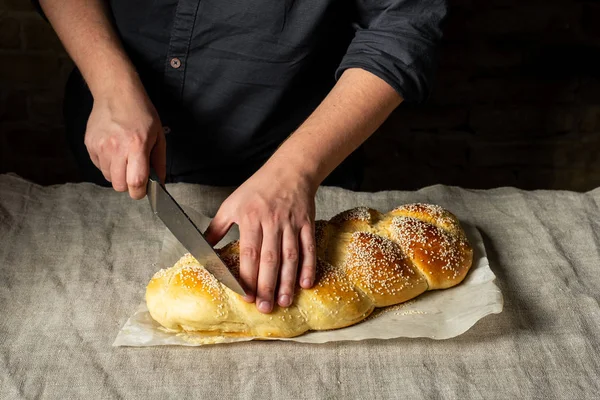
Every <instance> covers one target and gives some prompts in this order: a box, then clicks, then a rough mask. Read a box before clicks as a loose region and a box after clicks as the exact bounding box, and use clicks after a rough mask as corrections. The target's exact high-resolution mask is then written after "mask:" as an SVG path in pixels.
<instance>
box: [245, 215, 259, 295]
mask: <svg viewBox="0 0 600 400" xmlns="http://www.w3.org/2000/svg"><path fill="white" fill-rule="evenodd" d="M262 240H263V237H262V228H261V226H260V225H259V223H258V221H246V222H245V223H242V224H240V280H241V283H242V285H243V286H244V290H245V291H246V296H245V297H244V300H246V301H248V302H253V301H254V300H255V298H256V284H257V278H258V265H259V262H260V248H261V246H262Z"/></svg>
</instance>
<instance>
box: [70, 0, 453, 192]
mask: <svg viewBox="0 0 600 400" xmlns="http://www.w3.org/2000/svg"><path fill="white" fill-rule="evenodd" d="M110 6H111V10H112V14H113V15H112V16H113V17H114V22H115V25H116V28H117V30H118V33H119V35H120V36H121V39H122V41H123V43H124V45H125V47H126V50H127V52H128V54H129V55H130V57H131V59H132V61H133V63H134V64H135V66H136V67H137V69H138V71H139V73H140V76H141V78H142V81H143V83H144V85H145V86H146V88H147V90H148V93H149V95H150V97H151V99H152V101H153V102H154V104H155V106H156V107H157V109H158V112H159V114H160V117H161V120H162V123H163V125H165V126H168V128H169V131H170V133H169V134H168V135H167V141H168V167H167V170H168V174H169V176H170V177H171V178H173V179H174V180H189V181H196V182H203V183H212V184H236V183H239V182H241V181H243V180H244V179H246V178H247V177H248V176H249V175H251V174H252V173H253V172H254V170H256V169H257V168H258V167H260V165H261V164H262V163H263V162H264V161H265V160H266V159H267V158H268V157H269V156H270V155H271V154H272V153H273V152H274V151H275V149H276V148H277V146H278V145H279V144H280V143H281V142H282V141H283V140H284V139H285V138H286V137H287V136H288V135H290V134H291V133H292V132H293V131H294V129H295V128H297V127H298V126H299V125H300V124H301V123H302V122H303V121H304V120H305V119H306V118H307V117H308V115H309V114H310V113H311V112H312V111H313V110H314V109H315V108H316V106H317V105H318V104H319V103H320V102H321V100H322V99H323V98H324V97H325V96H326V94H327V93H328V92H329V90H330V89H331V88H332V87H333V85H334V84H335V79H337V78H339V76H340V75H341V73H342V72H343V71H344V70H345V69H347V68H352V67H359V68H363V69H365V70H367V71H370V72H372V73H373V74H375V75H377V76H379V77H380V78H382V79H383V80H385V81H386V82H387V83H389V84H390V85H391V86H392V87H393V88H394V89H396V90H397V91H398V92H399V93H400V94H401V95H402V96H403V97H404V99H405V100H406V101H408V102H420V101H422V100H424V99H425V98H426V97H427V96H428V94H429V91H430V87H431V78H432V73H433V68H434V58H435V57H434V53H435V45H436V44H437V42H438V41H439V39H440V37H441V30H440V24H441V22H442V20H443V19H444V17H445V15H446V11H447V8H446V3H445V1H444V0H229V1H222V0H200V1H198V0H154V1H148V0H128V1H123V0H111V1H110ZM85 90H87V89H85V85H84V84H83V81H82V80H81V79H74V80H73V82H72V83H71V85H70V87H69V89H68V90H67V102H68V103H69V98H75V99H76V100H75V101H71V102H70V104H71V111H69V110H67V115H68V116H69V115H76V117H73V118H72V119H74V121H75V122H71V123H69V122H67V123H68V126H71V127H72V128H71V129H72V130H76V131H81V132H80V133H81V137H83V131H85V120H86V118H87V115H86V113H88V112H89V109H90V107H91V106H90V105H89V104H85V102H84V101H82V100H81V99H82V98H88V99H90V101H91V97H89V94H88V96H87V97H86V96H85V95H84V94H85ZM78 114H83V117H81V115H78Z"/></svg>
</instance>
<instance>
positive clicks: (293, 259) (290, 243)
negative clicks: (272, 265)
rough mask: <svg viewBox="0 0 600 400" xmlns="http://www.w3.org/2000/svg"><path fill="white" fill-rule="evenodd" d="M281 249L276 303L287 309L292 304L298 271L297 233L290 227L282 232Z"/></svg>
mask: <svg viewBox="0 0 600 400" xmlns="http://www.w3.org/2000/svg"><path fill="white" fill-rule="evenodd" d="M281 249H282V254H281V274H280V278H279V293H278V296H277V303H278V304H279V305H280V306H281V307H288V306H290V305H291V304H292V299H293V296H294V288H295V285H296V272H297V270H298V232H297V231H296V230H294V229H292V227H288V228H286V229H285V230H284V231H283V238H282V242H281Z"/></svg>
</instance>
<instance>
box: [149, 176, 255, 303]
mask: <svg viewBox="0 0 600 400" xmlns="http://www.w3.org/2000/svg"><path fill="white" fill-rule="evenodd" d="M147 195H148V200H149V201H150V207H151V208H152V211H153V212H154V214H155V215H157V216H158V217H159V218H160V219H161V220H162V222H163V223H164V224H165V225H166V226H167V228H168V229H169V230H170V231H171V233H173V235H174V236H175V238H177V240H179V242H180V243H181V244H182V245H183V246H184V247H185V248H186V249H187V250H188V251H189V252H190V254H191V255H192V256H194V258H195V259H196V260H198V262H199V263H200V264H201V265H203V266H204V268H206V269H207V270H208V272H210V273H211V274H213V275H214V276H215V278H217V279H218V280H219V281H220V282H221V283H223V284H224V285H225V286H227V287H228V288H229V289H231V290H233V291H234V292H236V293H238V294H239V295H242V296H244V295H245V294H246V293H245V292H244V289H243V288H242V286H241V285H240V284H239V282H238V281H237V279H236V278H235V276H234V275H233V274H232V273H231V271H230V270H229V268H228V267H227V265H226V264H225V263H224V262H223V260H221V258H220V257H219V255H218V254H217V253H216V252H215V250H214V249H213V248H212V246H211V245H210V244H209V243H208V242H207V241H206V239H205V238H204V235H202V232H200V230H199V229H198V227H197V226H196V224H194V222H193V221H192V220H191V219H190V218H189V217H188V215H187V214H186V213H185V211H183V209H182V208H181V206H180V205H179V204H178V203H177V201H175V199H174V198H173V197H172V196H171V195H170V194H169V192H167V189H166V188H165V186H164V185H163V184H162V183H161V182H160V180H159V179H158V176H157V175H156V173H155V172H154V171H152V172H151V174H150V178H149V179H148V186H147Z"/></svg>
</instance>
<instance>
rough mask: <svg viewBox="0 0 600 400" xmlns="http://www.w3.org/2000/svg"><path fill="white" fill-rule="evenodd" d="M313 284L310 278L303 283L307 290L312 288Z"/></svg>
mask: <svg viewBox="0 0 600 400" xmlns="http://www.w3.org/2000/svg"><path fill="white" fill-rule="evenodd" d="M311 283H312V282H311V281H310V279H308V278H305V279H304V280H303V281H302V286H304V287H305V288H308V287H310V285H311Z"/></svg>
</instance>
